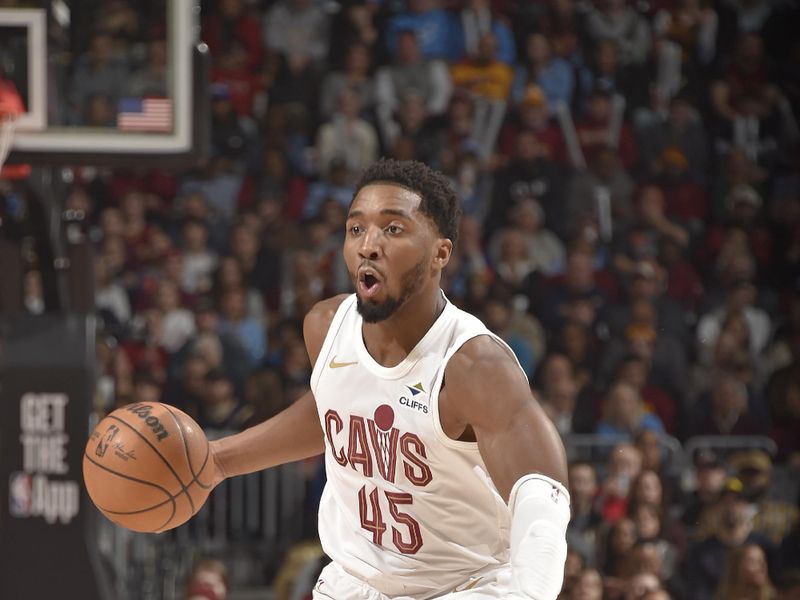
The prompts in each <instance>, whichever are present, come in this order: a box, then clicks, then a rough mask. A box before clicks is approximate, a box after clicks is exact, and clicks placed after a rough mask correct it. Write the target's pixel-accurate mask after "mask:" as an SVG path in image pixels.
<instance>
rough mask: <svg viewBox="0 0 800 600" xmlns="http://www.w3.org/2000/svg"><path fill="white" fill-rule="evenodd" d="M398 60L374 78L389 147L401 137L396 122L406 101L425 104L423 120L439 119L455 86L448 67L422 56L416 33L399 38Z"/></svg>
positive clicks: (404, 33) (382, 125) (409, 33)
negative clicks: (408, 98)
mask: <svg viewBox="0 0 800 600" xmlns="http://www.w3.org/2000/svg"><path fill="white" fill-rule="evenodd" d="M397 40H398V51H397V57H396V59H395V61H394V63H393V64H391V65H388V66H385V67H382V68H380V69H378V71H377V73H376V74H375V96H376V101H377V107H376V111H377V116H378V122H379V123H380V128H381V135H382V136H383V139H384V142H385V143H386V144H387V145H391V144H392V143H393V142H394V141H395V140H396V139H397V137H398V136H399V134H400V128H399V125H398V124H397V123H395V122H394V119H395V115H396V113H397V111H398V109H399V107H400V103H401V102H402V101H403V99H404V98H405V97H406V96H407V95H409V94H411V95H412V96H415V97H417V98H419V99H420V100H422V104H423V106H424V109H425V110H424V114H423V115H422V118H423V119H424V118H427V117H428V116H431V115H439V114H441V113H443V112H444V111H445V110H446V109H447V105H448V102H449V101H450V94H451V93H452V83H451V81H450V72H449V71H448V68H447V64H446V63H445V62H443V61H441V60H436V59H429V58H426V57H424V56H423V54H422V51H421V49H420V43H419V40H418V38H417V35H416V34H415V33H414V32H413V31H401V32H400V33H399V34H398V38H397Z"/></svg>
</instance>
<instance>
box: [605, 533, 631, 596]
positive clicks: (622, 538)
mask: <svg viewBox="0 0 800 600" xmlns="http://www.w3.org/2000/svg"><path fill="white" fill-rule="evenodd" d="M635 544H636V525H635V524H634V522H633V521H632V520H630V519H628V518H626V517H622V518H620V519H618V520H615V521H614V522H613V523H612V524H611V525H610V527H609V529H608V530H607V533H606V537H605V541H604V544H603V550H602V562H601V564H602V569H601V571H602V573H603V574H604V575H605V576H606V578H607V580H608V579H611V580H612V581H613V580H615V579H616V580H620V579H622V578H624V577H625V575H626V568H627V564H626V563H627V562H628V561H629V556H630V552H631V550H633V547H634V545H635ZM616 585H617V586H619V585H620V583H617V584H616Z"/></svg>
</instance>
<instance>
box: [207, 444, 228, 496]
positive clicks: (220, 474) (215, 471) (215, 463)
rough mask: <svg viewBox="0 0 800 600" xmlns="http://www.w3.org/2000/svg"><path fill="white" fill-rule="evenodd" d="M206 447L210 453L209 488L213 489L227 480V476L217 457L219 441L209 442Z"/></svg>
mask: <svg viewBox="0 0 800 600" xmlns="http://www.w3.org/2000/svg"><path fill="white" fill-rule="evenodd" d="M208 447H209V449H210V451H211V487H212V489H213V488H215V487H217V486H218V485H219V484H220V483H222V482H223V481H224V480H225V479H226V478H227V475H226V474H225V470H224V469H223V468H222V463H221V460H220V457H219V441H218V440H212V441H210V442H209V443H208Z"/></svg>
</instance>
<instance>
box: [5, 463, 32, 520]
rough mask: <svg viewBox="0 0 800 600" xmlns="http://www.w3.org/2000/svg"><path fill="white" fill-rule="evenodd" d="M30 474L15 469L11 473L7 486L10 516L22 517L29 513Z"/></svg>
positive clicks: (27, 515)
mask: <svg viewBox="0 0 800 600" xmlns="http://www.w3.org/2000/svg"><path fill="white" fill-rule="evenodd" d="M31 481H32V478H31V475H30V473H23V472H21V471H17V472H16V473H12V474H11V478H10V481H9V486H8V496H9V498H8V504H9V512H10V513H11V516H12V517H18V518H24V517H29V516H30V514H31V505H32V500H31Z"/></svg>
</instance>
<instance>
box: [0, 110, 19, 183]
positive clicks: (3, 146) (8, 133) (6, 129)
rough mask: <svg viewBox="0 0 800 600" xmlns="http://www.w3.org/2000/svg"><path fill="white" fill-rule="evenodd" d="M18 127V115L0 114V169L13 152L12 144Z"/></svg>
mask: <svg viewBox="0 0 800 600" xmlns="http://www.w3.org/2000/svg"><path fill="white" fill-rule="evenodd" d="M16 127H17V115H15V114H13V113H4V114H2V115H0V169H2V168H3V165H4V164H5V162H6V158H8V155H9V153H10V152H11V145H12V144H13V142H14V131H15V130H16Z"/></svg>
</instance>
